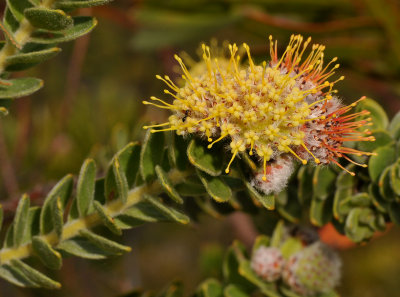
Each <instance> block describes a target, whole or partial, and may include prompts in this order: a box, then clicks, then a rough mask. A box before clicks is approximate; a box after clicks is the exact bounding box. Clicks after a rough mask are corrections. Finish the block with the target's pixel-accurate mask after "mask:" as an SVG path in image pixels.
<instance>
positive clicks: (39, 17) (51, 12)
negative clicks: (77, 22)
mask: <svg viewBox="0 0 400 297" xmlns="http://www.w3.org/2000/svg"><path fill="white" fill-rule="evenodd" d="M24 14H25V17H26V18H27V20H28V21H29V22H30V23H31V25H32V26H34V27H36V28H39V29H44V30H49V31H60V30H65V29H68V28H69V27H71V26H72V25H73V20H72V18H71V17H70V16H69V15H67V14H66V13H65V12H64V11H62V10H60V9H48V8H44V7H32V8H28V9H25V10H24Z"/></svg>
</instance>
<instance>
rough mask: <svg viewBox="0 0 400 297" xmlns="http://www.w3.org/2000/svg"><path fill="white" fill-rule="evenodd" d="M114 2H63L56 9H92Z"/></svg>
mask: <svg viewBox="0 0 400 297" xmlns="http://www.w3.org/2000/svg"><path fill="white" fill-rule="evenodd" d="M111 1H113V0H74V1H70V0H63V1H57V2H56V7H57V8H60V9H65V10H73V9H76V8H85V7H92V6H100V5H104V4H107V3H110V2H111Z"/></svg>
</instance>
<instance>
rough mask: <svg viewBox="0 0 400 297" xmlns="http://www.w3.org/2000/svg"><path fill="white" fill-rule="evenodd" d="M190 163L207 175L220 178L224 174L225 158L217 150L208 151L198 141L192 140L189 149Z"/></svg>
mask: <svg viewBox="0 0 400 297" xmlns="http://www.w3.org/2000/svg"><path fill="white" fill-rule="evenodd" d="M187 155H188V158H189V161H190V163H192V165H194V166H195V167H197V168H198V169H200V170H201V171H204V172H205V173H207V174H209V175H212V176H218V175H220V174H221V173H222V165H223V158H222V154H221V152H220V151H219V150H218V149H217V148H214V147H213V148H211V149H208V148H207V147H206V145H204V144H202V143H201V142H200V141H199V140H198V139H192V141H191V142H190V143H189V146H188V148H187Z"/></svg>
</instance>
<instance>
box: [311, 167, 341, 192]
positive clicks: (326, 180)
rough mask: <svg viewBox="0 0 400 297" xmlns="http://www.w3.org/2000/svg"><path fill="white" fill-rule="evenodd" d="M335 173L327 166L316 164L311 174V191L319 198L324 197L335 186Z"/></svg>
mask: <svg viewBox="0 0 400 297" xmlns="http://www.w3.org/2000/svg"><path fill="white" fill-rule="evenodd" d="M335 179H336V173H335V172H334V171H333V170H332V169H331V168H329V167H323V166H317V168H315V171H314V175H313V180H312V182H313V192H314V195H315V196H316V197H317V198H319V199H322V200H323V199H326V198H328V196H329V195H330V194H331V193H332V191H333V189H334V187H335Z"/></svg>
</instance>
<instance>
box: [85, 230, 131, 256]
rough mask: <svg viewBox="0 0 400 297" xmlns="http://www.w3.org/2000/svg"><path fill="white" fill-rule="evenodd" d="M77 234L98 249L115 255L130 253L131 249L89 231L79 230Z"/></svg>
mask: <svg viewBox="0 0 400 297" xmlns="http://www.w3.org/2000/svg"><path fill="white" fill-rule="evenodd" d="M79 234H80V235H81V236H83V237H85V238H87V239H88V240H89V241H90V242H91V243H93V244H94V245H96V246H98V247H99V248H100V249H102V250H104V251H106V252H108V253H111V254H115V255H119V254H122V253H126V252H130V251H131V250H132V249H131V248H130V247H129V246H125V245H122V244H119V243H117V242H115V241H112V240H109V239H107V238H105V237H103V236H100V235H97V234H94V233H93V232H91V231H89V230H85V229H83V230H80V231H79Z"/></svg>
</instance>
